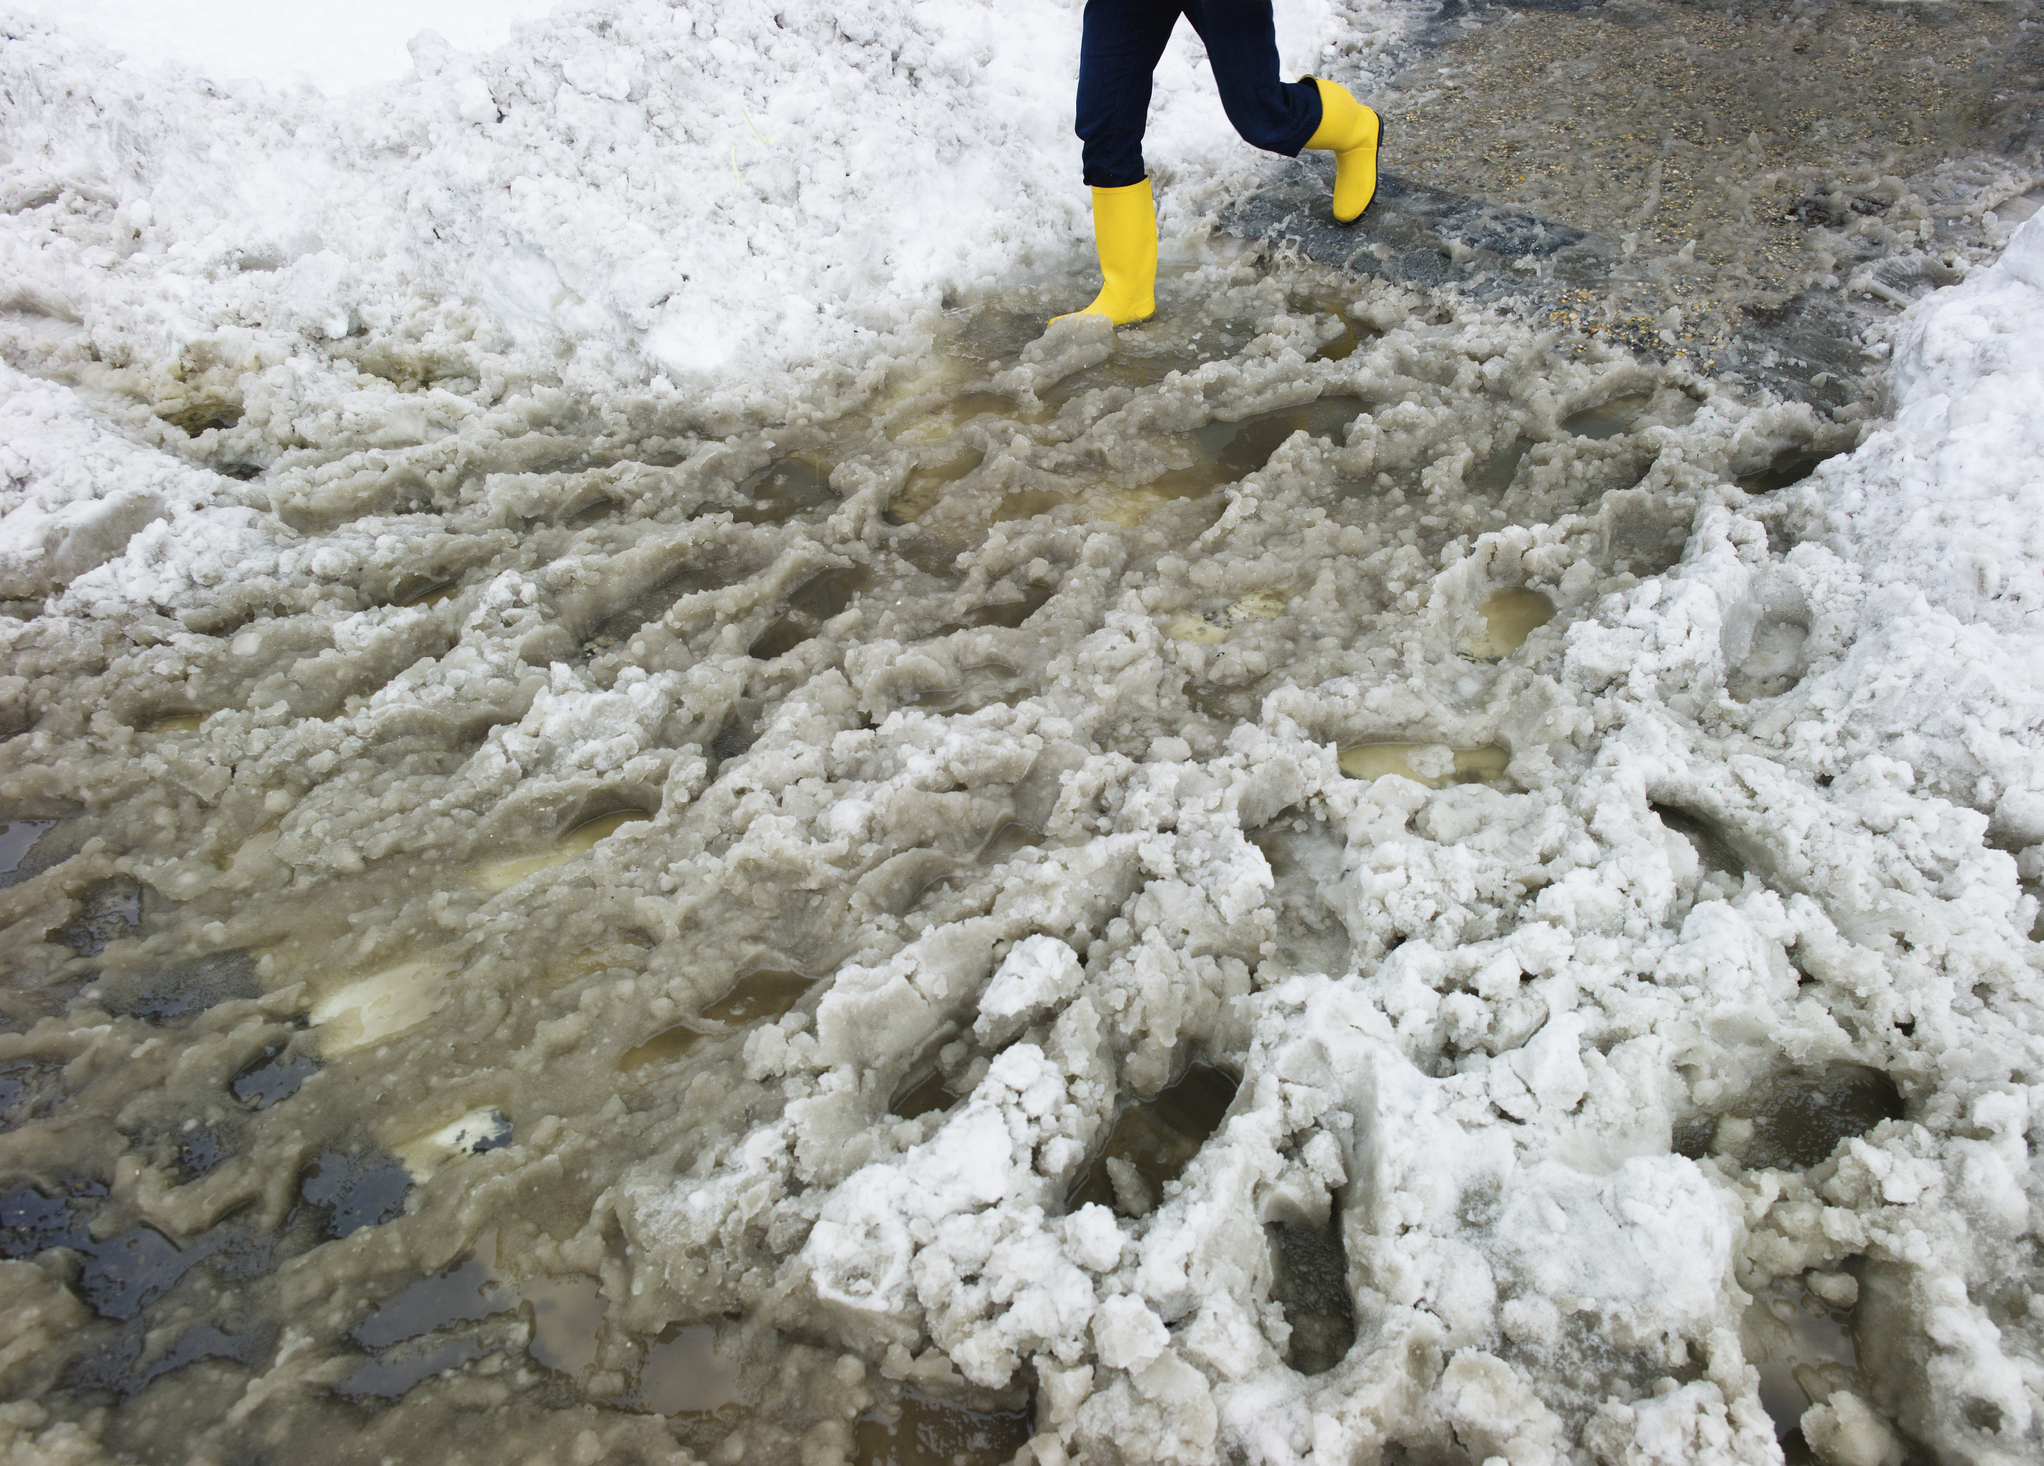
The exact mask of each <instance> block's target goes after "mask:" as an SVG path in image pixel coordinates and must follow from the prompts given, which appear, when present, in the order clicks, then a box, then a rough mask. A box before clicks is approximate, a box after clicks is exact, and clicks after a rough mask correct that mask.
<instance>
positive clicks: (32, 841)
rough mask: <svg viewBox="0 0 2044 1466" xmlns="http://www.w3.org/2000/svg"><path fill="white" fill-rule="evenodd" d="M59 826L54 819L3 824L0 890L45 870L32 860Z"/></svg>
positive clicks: (11, 821)
mask: <svg viewBox="0 0 2044 1466" xmlns="http://www.w3.org/2000/svg"><path fill="white" fill-rule="evenodd" d="M56 825H57V822H56V821H55V820H10V821H9V822H8V823H6V824H4V825H0V889H4V888H6V887H8V886H12V885H17V884H19V883H20V882H22V881H25V880H27V879H28V878H29V877H30V876H32V875H34V874H35V873H36V872H37V871H38V870H41V869H43V868H44V867H43V866H42V865H41V864H39V863H38V862H35V861H32V860H30V859H29V857H30V855H31V853H32V852H33V851H34V850H35V847H36V845H37V844H38V843H40V842H41V840H42V838H43V836H44V835H47V834H48V833H49V832H50V831H51V830H53V829H55V828H56ZM24 862H26V864H24Z"/></svg>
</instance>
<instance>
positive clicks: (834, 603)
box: [746, 565, 872, 662]
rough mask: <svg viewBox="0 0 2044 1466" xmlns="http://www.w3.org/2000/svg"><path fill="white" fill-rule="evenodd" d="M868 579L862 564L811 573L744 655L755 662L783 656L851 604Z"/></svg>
mask: <svg viewBox="0 0 2044 1466" xmlns="http://www.w3.org/2000/svg"><path fill="white" fill-rule="evenodd" d="M871 579H872V572H871V571H869V570H868V569H866V567H865V566H863V565H854V566H849V567H847V568H846V569H843V570H826V571H824V572H823V574H821V575H816V576H811V577H810V578H809V579H808V580H806V581H804V582H803V583H802V584H801V586H800V587H798V588H797V589H796V591H795V593H794V594H793V595H791V596H789V597H788V608H787V610H786V611H785V612H783V613H782V615H781V618H780V619H779V620H778V621H776V622H774V624H773V625H771V626H769V627H768V628H767V629H766V630H765V631H764V632H762V633H761V634H760V636H759V638H758V639H757V640H755V641H754V642H753V644H752V645H751V646H750V647H748V648H747V649H746V655H747V656H749V657H751V658H752V659H753V660H754V661H758V662H771V661H772V660H773V659H774V658H775V657H779V656H785V655H786V654H787V653H789V652H791V651H793V650H794V649H795V648H796V647H798V646H800V645H801V644H802V643H803V642H805V641H807V640H809V639H810V638H811V637H812V636H814V635H816V633H817V632H819V631H821V630H822V629H823V623H824V622H826V621H828V620H830V618H831V617H833V616H836V615H839V614H841V613H842V612H843V611H844V610H845V609H846V608H847V607H848V606H850V605H851V603H852V598H853V597H854V596H856V595H857V594H858V593H859V592H860V591H861V590H863V589H864V588H865V586H866V584H867V583H868V582H869V581H870V580H871Z"/></svg>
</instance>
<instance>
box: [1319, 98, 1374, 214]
mask: <svg viewBox="0 0 2044 1466" xmlns="http://www.w3.org/2000/svg"><path fill="white" fill-rule="evenodd" d="M1313 85H1314V86H1316V87H1318V88H1319V89H1320V126H1319V127H1317V128H1315V129H1314V131H1313V136H1311V137H1309V138H1307V139H1306V146H1307V147H1309V148H1322V149H1325V150H1326V151H1327V152H1330V153H1333V154H1334V217H1335V220H1336V221H1337V222H1338V223H1342V224H1353V223H1354V222H1355V221H1356V220H1357V219H1358V218H1360V217H1361V216H1362V212H1363V210H1365V209H1367V208H1368V207H1370V200H1371V199H1373V198H1375V197H1376V196H1377V141H1378V139H1379V138H1380V137H1381V136H1382V134H1383V124H1382V123H1381V122H1380V121H1379V120H1378V117H1377V114H1376V113H1375V112H1372V111H1371V110H1370V109H1369V108H1368V107H1365V106H1364V105H1363V104H1362V103H1361V102H1358V101H1357V100H1356V99H1355V98H1354V97H1352V96H1350V95H1349V92H1348V88H1347V87H1344V86H1340V85H1338V84H1336V83H1334V82H1331V81H1324V80H1322V79H1321V78H1320V77H1317V76H1316V77H1314V78H1313Z"/></svg>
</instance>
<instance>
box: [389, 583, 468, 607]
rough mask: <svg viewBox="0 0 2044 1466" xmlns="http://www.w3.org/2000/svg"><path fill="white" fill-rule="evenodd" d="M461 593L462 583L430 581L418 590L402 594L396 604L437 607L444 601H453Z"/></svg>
mask: <svg viewBox="0 0 2044 1466" xmlns="http://www.w3.org/2000/svg"><path fill="white" fill-rule="evenodd" d="M460 593H461V582H460V581H456V580H429V581H427V582H426V583H425V584H424V585H422V586H419V587H417V588H416V589H408V590H405V591H402V592H400V593H399V595H398V598H397V602H396V604H398V605H400V606H437V605H439V604H440V603H441V602H442V601H447V600H452V599H453V598H454V597H455V596H457V595H459V594H460Z"/></svg>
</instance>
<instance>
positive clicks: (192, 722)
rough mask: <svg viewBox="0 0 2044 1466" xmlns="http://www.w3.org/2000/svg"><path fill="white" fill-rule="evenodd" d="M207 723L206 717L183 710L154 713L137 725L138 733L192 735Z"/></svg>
mask: <svg viewBox="0 0 2044 1466" xmlns="http://www.w3.org/2000/svg"><path fill="white" fill-rule="evenodd" d="M205 721H206V715H205V714H204V713H200V712H193V711H191V710H189V709H182V710H178V711H174V712H167V713H153V714H151V715H149V716H147V717H145V718H142V719H141V720H140V721H138V722H137V723H136V724H135V731H136V732H138V733H192V732H196V731H197V730H198V727H199V725H200V724H201V723H204V722H205Z"/></svg>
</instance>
